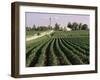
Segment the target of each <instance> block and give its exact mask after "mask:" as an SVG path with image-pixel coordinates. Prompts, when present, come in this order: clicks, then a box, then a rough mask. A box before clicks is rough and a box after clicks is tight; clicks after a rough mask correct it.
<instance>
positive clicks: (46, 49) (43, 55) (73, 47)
mask: <svg viewBox="0 0 100 80" xmlns="http://www.w3.org/2000/svg"><path fill="white" fill-rule="evenodd" d="M36 33H38V32H36V31H33V32H27V33H26V36H31V35H34V34H36ZM82 64H89V31H85V30H83V31H82V30H81V31H69V32H66V31H54V32H53V33H52V34H50V35H45V36H43V37H41V38H37V39H35V40H31V41H29V42H26V66H27V67H39V66H60V65H82Z"/></svg>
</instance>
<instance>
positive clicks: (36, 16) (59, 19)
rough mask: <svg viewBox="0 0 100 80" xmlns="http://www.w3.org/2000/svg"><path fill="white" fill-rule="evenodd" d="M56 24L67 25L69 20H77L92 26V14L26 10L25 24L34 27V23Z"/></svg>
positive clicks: (37, 24)
mask: <svg viewBox="0 0 100 80" xmlns="http://www.w3.org/2000/svg"><path fill="white" fill-rule="evenodd" d="M50 18H51V26H54V25H55V23H58V24H60V26H67V24H68V22H71V23H73V22H77V23H83V24H87V25H88V27H89V26H90V16H89V15H84V14H61V13H56V14H55V13H36V12H26V13H25V26H26V27H27V26H28V27H32V26H33V25H34V24H35V25H36V26H48V25H50Z"/></svg>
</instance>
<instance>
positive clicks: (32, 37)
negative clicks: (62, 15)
mask: <svg viewBox="0 0 100 80" xmlns="http://www.w3.org/2000/svg"><path fill="white" fill-rule="evenodd" d="M53 32H54V30H50V31H45V32H42V33H40V35H37V34H35V35H34V36H31V37H28V38H26V41H31V40H34V39H37V38H40V37H42V36H45V35H50V34H51V33H53Z"/></svg>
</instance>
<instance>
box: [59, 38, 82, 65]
mask: <svg viewBox="0 0 100 80" xmlns="http://www.w3.org/2000/svg"><path fill="white" fill-rule="evenodd" d="M59 44H60V48H61V49H62V51H63V52H64V53H65V55H66V56H67V58H68V60H70V62H71V63H72V64H73V65H74V64H83V61H82V60H81V59H80V58H79V56H77V55H76V54H74V53H73V52H72V51H71V50H70V49H68V48H67V47H66V46H65V45H64V44H63V43H62V40H61V39H59ZM67 46H68V45H67Z"/></svg>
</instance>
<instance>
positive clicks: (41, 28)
mask: <svg viewBox="0 0 100 80" xmlns="http://www.w3.org/2000/svg"><path fill="white" fill-rule="evenodd" d="M67 27H68V28H70V29H71V30H89V28H88V25H87V24H82V23H77V22H73V23H71V22H69V23H68V24H67V26H64V27H63V26H61V25H60V24H58V23H55V25H54V26H50V25H48V26H36V25H35V24H34V25H33V26H32V27H29V26H27V27H26V30H27V31H30V30H35V31H45V30H66V28H67Z"/></svg>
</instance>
